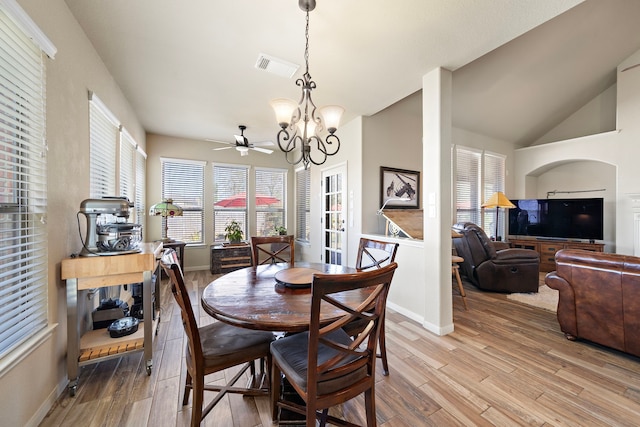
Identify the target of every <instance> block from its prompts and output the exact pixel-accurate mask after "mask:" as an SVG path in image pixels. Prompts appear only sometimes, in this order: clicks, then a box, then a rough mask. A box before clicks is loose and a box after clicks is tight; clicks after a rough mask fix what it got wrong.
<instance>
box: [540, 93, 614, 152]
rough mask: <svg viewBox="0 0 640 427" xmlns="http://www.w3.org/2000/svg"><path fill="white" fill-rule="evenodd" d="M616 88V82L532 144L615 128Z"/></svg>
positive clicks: (562, 139)
mask: <svg viewBox="0 0 640 427" xmlns="http://www.w3.org/2000/svg"><path fill="white" fill-rule="evenodd" d="M616 89H617V87H616V85H615V84H613V85H611V87H609V88H608V89H607V90H605V91H604V92H602V93H601V94H600V95H598V96H596V97H595V98H594V99H592V100H591V101H589V102H588V103H587V104H586V105H585V106H584V107H582V108H581V109H579V110H578V111H576V112H575V113H573V114H572V115H571V116H569V117H568V118H567V119H566V120H564V121H563V122H562V123H560V124H559V125H558V126H556V127H554V128H553V129H551V130H550V131H549V132H547V133H546V134H544V135H543V136H542V137H540V138H539V139H538V140H537V141H535V142H534V143H533V144H531V145H540V144H547V143H549V142H556V141H564V140H565V139H571V138H576V137H579V136H587V135H594V134H597V133H603V132H608V131H612V130H615V128H616V92H617V91H616Z"/></svg>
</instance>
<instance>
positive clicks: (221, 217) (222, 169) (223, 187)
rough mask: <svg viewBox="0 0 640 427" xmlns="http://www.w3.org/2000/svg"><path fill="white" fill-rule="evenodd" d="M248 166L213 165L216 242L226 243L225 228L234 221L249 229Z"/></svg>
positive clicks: (245, 233)
mask: <svg viewBox="0 0 640 427" xmlns="http://www.w3.org/2000/svg"><path fill="white" fill-rule="evenodd" d="M248 180H249V169H248V166H233V165H213V232H214V237H213V239H214V241H217V242H220V241H224V240H225V237H224V228H225V226H226V225H227V224H228V223H229V222H230V221H232V220H235V221H237V222H238V223H239V224H240V226H241V227H242V230H243V233H244V239H247V238H248V237H249V231H248V228H247V183H248Z"/></svg>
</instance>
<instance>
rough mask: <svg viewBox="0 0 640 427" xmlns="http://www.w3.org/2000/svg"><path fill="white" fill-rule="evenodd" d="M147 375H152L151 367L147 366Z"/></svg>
mask: <svg viewBox="0 0 640 427" xmlns="http://www.w3.org/2000/svg"><path fill="white" fill-rule="evenodd" d="M147 375H151V365H147Z"/></svg>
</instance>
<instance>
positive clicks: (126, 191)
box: [119, 129, 136, 204]
mask: <svg viewBox="0 0 640 427" xmlns="http://www.w3.org/2000/svg"><path fill="white" fill-rule="evenodd" d="M135 153H136V142H135V141H134V140H133V138H132V137H131V135H129V132H127V131H125V130H124V129H123V130H122V132H120V194H119V195H120V196H123V197H126V198H128V199H129V200H130V201H134V200H135V183H136V173H135V170H136V169H135V168H136V163H135V161H136V159H135ZM134 204H135V203H134Z"/></svg>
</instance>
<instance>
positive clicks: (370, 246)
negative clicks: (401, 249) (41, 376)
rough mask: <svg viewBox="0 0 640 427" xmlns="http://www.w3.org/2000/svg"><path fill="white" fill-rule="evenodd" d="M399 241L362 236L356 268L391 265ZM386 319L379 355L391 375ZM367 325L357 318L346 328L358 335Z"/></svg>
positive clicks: (381, 329)
mask: <svg viewBox="0 0 640 427" xmlns="http://www.w3.org/2000/svg"><path fill="white" fill-rule="evenodd" d="M398 246H399V244H398V243H392V242H385V241H382V240H374V239H367V238H364V237H361V238H360V245H359V246H358V255H357V257H356V269H357V270H358V271H365V270H370V269H373V268H382V267H383V266H385V265H389V264H391V263H392V262H394V261H395V259H396V252H397V251H398ZM384 324H385V320H384V316H383V318H382V327H381V328H380V337H379V340H380V341H379V347H380V353H379V354H378V357H380V359H382V374H383V375H389V363H388V362H387V344H386V339H385V333H384V330H385V327H384ZM364 327H365V322H363V321H362V320H361V319H356V320H354V321H353V322H350V323H349V324H348V325H345V327H344V329H345V331H347V333H348V334H349V335H351V336H356V335H357V334H358V333H359V332H360V331H362V329H364Z"/></svg>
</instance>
